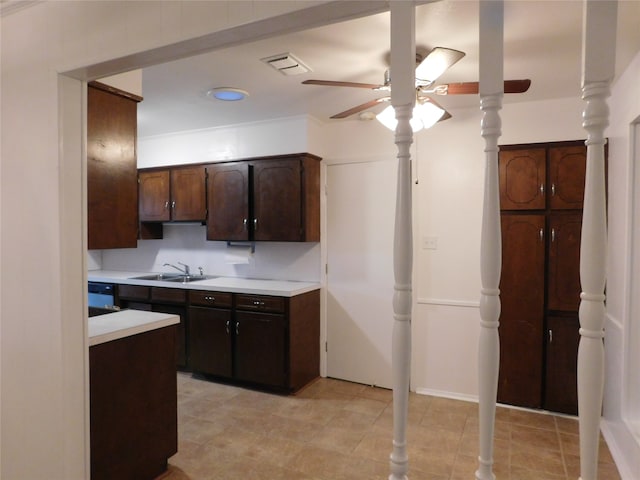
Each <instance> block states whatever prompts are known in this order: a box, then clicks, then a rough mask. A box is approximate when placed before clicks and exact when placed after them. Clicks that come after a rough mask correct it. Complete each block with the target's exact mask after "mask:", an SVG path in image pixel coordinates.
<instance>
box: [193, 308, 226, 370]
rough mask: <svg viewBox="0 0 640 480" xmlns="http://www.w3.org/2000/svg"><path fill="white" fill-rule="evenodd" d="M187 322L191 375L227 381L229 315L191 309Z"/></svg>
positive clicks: (202, 309) (221, 311)
mask: <svg viewBox="0 0 640 480" xmlns="http://www.w3.org/2000/svg"><path fill="white" fill-rule="evenodd" d="M189 322H190V324H189V352H190V365H191V368H192V369H193V371H195V372H201V373H206V374H210V375H218V376H222V377H231V376H232V374H233V370H232V343H231V311H230V310H221V309H217V308H204V307H191V308H190V309H189Z"/></svg>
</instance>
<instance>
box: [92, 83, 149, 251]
mask: <svg viewBox="0 0 640 480" xmlns="http://www.w3.org/2000/svg"><path fill="white" fill-rule="evenodd" d="M141 100H142V97H139V96H137V95H133V94H130V93H127V92H123V91H122V90H118V89H117V88H114V87H110V86H108V85H104V84H102V83H98V82H92V83H90V84H89V88H88V89H87V202H88V205H87V207H88V215H87V218H88V228H87V230H88V248H89V250H94V249H105V248H129V247H134V248H135V247H136V246H137V239H138V180H137V179H138V170H137V168H138V167H137V163H136V140H137V129H138V127H137V108H138V102H140V101H141Z"/></svg>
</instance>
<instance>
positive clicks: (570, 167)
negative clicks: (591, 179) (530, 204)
mask: <svg viewBox="0 0 640 480" xmlns="http://www.w3.org/2000/svg"><path fill="white" fill-rule="evenodd" d="M586 154H587V153H586V148H585V146H584V145H577V146H568V147H554V148H550V149H549V183H550V185H549V199H550V200H549V201H550V205H549V206H550V207H551V208H552V209H554V210H561V209H562V210H566V209H572V210H579V209H582V202H583V200H584V181H585V173H586V165H587V158H586Z"/></svg>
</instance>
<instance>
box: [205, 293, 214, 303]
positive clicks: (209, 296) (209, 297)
mask: <svg viewBox="0 0 640 480" xmlns="http://www.w3.org/2000/svg"><path fill="white" fill-rule="evenodd" d="M204 299H205V300H206V301H207V302H211V303H213V302H215V301H216V297H212V296H211V295H207V296H206V297H204Z"/></svg>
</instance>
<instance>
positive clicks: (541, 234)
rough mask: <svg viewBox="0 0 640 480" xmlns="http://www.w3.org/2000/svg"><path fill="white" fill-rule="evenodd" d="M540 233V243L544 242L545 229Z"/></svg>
mask: <svg viewBox="0 0 640 480" xmlns="http://www.w3.org/2000/svg"><path fill="white" fill-rule="evenodd" d="M538 233H539V234H540V241H542V240H544V228H541V229H540V232H538Z"/></svg>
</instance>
